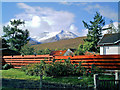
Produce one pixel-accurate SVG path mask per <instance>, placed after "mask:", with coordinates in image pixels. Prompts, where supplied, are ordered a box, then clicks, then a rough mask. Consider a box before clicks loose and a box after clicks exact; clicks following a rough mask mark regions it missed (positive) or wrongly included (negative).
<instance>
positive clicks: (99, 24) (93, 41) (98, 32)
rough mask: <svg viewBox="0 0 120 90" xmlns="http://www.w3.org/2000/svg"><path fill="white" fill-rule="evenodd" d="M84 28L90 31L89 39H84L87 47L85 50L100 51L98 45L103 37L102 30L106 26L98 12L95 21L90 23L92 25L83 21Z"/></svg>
mask: <svg viewBox="0 0 120 90" xmlns="http://www.w3.org/2000/svg"><path fill="white" fill-rule="evenodd" d="M83 24H84V27H85V28H86V29H88V34H87V39H84V41H85V46H84V49H86V50H87V51H94V52H97V51H99V48H98V47H97V43H98V41H99V40H100V37H102V28H103V26H104V25H105V20H104V18H103V17H102V16H101V15H100V14H99V13H98V12H96V14H95V16H94V19H93V21H90V24H87V23H86V22H85V21H83Z"/></svg>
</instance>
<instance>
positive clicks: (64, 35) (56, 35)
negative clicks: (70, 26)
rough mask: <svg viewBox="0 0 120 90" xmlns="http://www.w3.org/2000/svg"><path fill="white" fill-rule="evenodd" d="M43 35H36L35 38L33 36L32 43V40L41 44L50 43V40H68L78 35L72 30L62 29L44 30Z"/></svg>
mask: <svg viewBox="0 0 120 90" xmlns="http://www.w3.org/2000/svg"><path fill="white" fill-rule="evenodd" d="M40 35H41V36H42V38H41V36H39V35H38V36H34V37H33V38H32V37H31V40H30V44H31V42H32V43H34V44H37V43H38V44H41V43H49V42H56V41H59V40H67V39H72V38H76V37H78V36H77V35H75V34H74V33H72V32H70V31H64V30H61V31H60V32H53V33H50V32H43V33H41V34H40Z"/></svg>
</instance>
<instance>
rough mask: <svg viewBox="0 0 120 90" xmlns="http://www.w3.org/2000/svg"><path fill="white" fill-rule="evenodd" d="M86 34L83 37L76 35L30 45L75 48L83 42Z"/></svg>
mask: <svg viewBox="0 0 120 90" xmlns="http://www.w3.org/2000/svg"><path fill="white" fill-rule="evenodd" d="M85 38H86V36H84V37H77V38H74V39H68V40H60V41H57V42H51V43H44V44H38V45H32V47H34V48H35V49H37V50H39V49H46V48H48V49H56V48H57V49H64V48H66V49H68V48H77V47H78V45H79V44H83V43H84V40H83V39H85Z"/></svg>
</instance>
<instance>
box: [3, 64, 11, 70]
mask: <svg viewBox="0 0 120 90" xmlns="http://www.w3.org/2000/svg"><path fill="white" fill-rule="evenodd" d="M10 68H13V66H12V65H11V64H5V65H4V66H2V69H3V70H8V69H10Z"/></svg>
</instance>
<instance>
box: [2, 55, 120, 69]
mask: <svg viewBox="0 0 120 90" xmlns="http://www.w3.org/2000/svg"><path fill="white" fill-rule="evenodd" d="M68 58H70V61H71V63H72V64H79V62H81V65H82V66H83V67H86V68H91V65H92V64H94V65H95V66H97V67H99V68H104V69H118V70H120V55H80V56H73V57H72V56H50V55H36V56H35V55H24V56H3V59H2V64H3V65H4V64H6V63H8V64H12V65H13V66H14V68H21V66H24V65H28V64H31V63H40V61H41V60H44V61H45V62H46V63H51V62H52V60H53V59H56V62H57V61H60V62H64V59H68Z"/></svg>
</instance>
